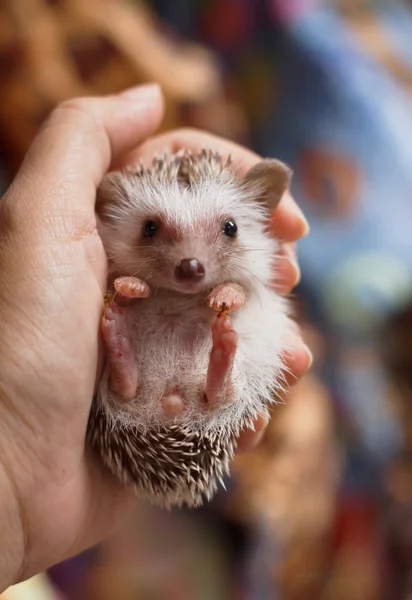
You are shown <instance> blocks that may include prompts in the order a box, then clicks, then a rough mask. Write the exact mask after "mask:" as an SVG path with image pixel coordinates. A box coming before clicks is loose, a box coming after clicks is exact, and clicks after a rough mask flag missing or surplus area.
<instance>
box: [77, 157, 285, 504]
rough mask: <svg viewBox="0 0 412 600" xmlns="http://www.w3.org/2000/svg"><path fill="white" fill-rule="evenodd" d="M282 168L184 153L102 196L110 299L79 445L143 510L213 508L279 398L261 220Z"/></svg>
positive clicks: (269, 261) (281, 330) (277, 344)
mask: <svg viewBox="0 0 412 600" xmlns="http://www.w3.org/2000/svg"><path fill="white" fill-rule="evenodd" d="M290 178H291V171H290V169H289V168H288V167H287V166H286V165H284V164H283V163H281V162H279V161H277V160H269V159H267V160H262V161H261V162H259V163H258V164H256V165H255V166H254V167H252V168H250V170H249V171H248V172H247V173H246V174H245V175H241V173H240V171H239V169H237V168H235V166H234V164H233V163H232V162H231V160H230V159H228V160H227V161H226V160H223V159H222V157H221V156H220V155H219V154H217V153H213V152H211V151H205V150H204V151H202V152H201V153H200V154H198V155H192V154H191V153H190V152H188V151H184V152H179V153H178V154H174V155H172V156H169V157H168V156H167V155H164V156H162V157H160V158H156V159H154V161H153V163H152V166H151V167H150V169H146V168H145V167H144V166H143V165H140V166H139V167H138V168H137V169H136V170H135V171H133V170H130V169H129V170H127V171H124V172H113V173H109V174H108V175H107V176H106V177H105V179H104V180H103V182H102V184H101V186H100V189H99V192H98V198H97V213H98V228H99V232H100V235H101V238H102V240H103V244H104V246H105V249H106V252H107V255H108V260H109V265H110V276H109V280H110V281H109V284H110V290H111V295H110V296H109V298H108V301H107V302H106V305H105V307H104V314H103V318H102V323H101V332H102V336H103V339H104V342H105V346H106V366H105V370H104V372H103V375H102V378H101V381H100V383H99V387H98V390H97V394H96V398H95V401H94V403H93V407H92V411H91V415H90V420H89V425H88V434H87V435H88V440H89V443H91V445H92V446H93V447H94V448H95V449H96V450H97V452H98V453H99V455H100V457H101V459H102V461H103V463H104V464H105V465H106V466H107V467H108V468H109V469H110V470H111V471H112V472H113V473H114V474H115V475H116V476H117V477H118V478H119V479H120V480H121V481H122V482H124V483H125V484H131V485H133V486H134V487H135V489H136V492H137V493H138V494H139V496H142V497H146V498H147V499H149V500H150V501H151V502H152V503H154V504H157V505H160V506H163V507H171V506H173V505H179V506H180V505H183V504H186V505H188V506H189V507H192V506H197V505H199V504H201V503H202V502H203V501H204V499H205V498H206V499H211V498H212V496H213V495H214V493H215V491H216V489H217V482H218V481H222V477H223V476H224V475H225V474H228V473H229V463H230V461H231V459H232V458H233V456H234V452H235V449H236V440H237V436H238V434H239V433H240V431H241V430H242V429H243V428H245V427H248V426H252V422H253V420H254V418H256V416H257V415H258V414H266V413H267V410H268V406H269V405H270V404H271V403H273V402H274V401H275V396H276V393H277V392H278V391H279V390H280V389H281V387H282V386H281V378H282V367H283V359H282V357H283V353H284V350H285V334H286V333H287V330H288V323H289V319H288V317H287V305H286V303H285V300H284V299H282V298H281V297H280V296H278V295H277V293H276V292H275V291H274V286H273V279H274V274H275V273H276V271H275V268H276V252H277V248H278V245H277V242H276V240H275V239H274V237H273V235H272V234H271V233H270V231H269V228H268V220H269V217H270V215H271V213H272V212H273V210H274V209H275V207H276V205H277V204H278V202H279V201H280V199H281V197H282V195H283V193H284V192H285V191H286V189H287V188H288V186H289V184H290Z"/></svg>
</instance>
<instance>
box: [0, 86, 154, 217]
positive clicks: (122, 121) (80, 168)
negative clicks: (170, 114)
mask: <svg viewBox="0 0 412 600" xmlns="http://www.w3.org/2000/svg"><path fill="white" fill-rule="evenodd" d="M162 117H163V99H162V94H161V91H160V88H159V86H157V85H146V86H140V87H137V88H132V89H131V90H127V91H126V92H123V93H120V94H117V95H112V96H106V97H101V98H78V99H73V100H69V101H66V102H64V103H63V104H61V105H59V106H58V107H57V108H56V109H55V110H54V111H53V112H52V114H51V115H50V117H49V118H48V119H47V121H46V122H45V124H44V125H43V127H42V128H41V130H40V132H39V134H38V135H37V137H36V139H35V141H34V143H33V144H32V146H31V148H30V150H29V151H28V153H27V155H26V158H25V160H24V162H23V164H22V167H21V169H20V172H19V173H18V175H17V177H16V179H15V181H14V182H13V184H12V186H11V187H10V189H9V192H8V193H7V194H6V197H5V198H4V200H5V201H6V202H7V200H10V202H7V204H8V205H9V206H8V207H7V208H8V211H7V212H9V211H11V212H12V216H13V217H15V218H16V221H18V217H22V218H24V221H25V222H30V221H32V219H34V222H35V223H37V224H40V223H41V222H44V221H49V219H48V217H50V216H58V217H60V219H62V218H63V219H64V217H65V216H66V215H67V216H68V217H73V215H75V216H76V218H77V219H79V217H80V215H84V216H85V217H86V218H88V220H89V222H90V219H91V215H92V214H93V212H94V204H95V195H96V188H97V186H98V185H99V183H100V181H101V179H102V177H103V175H104V174H105V172H106V171H107V170H108V169H109V167H110V165H111V163H112V162H113V161H114V160H116V159H117V158H119V157H120V156H121V155H122V154H124V153H126V152H128V151H130V150H131V149H133V148H134V147H135V146H137V145H138V144H139V143H140V142H142V141H143V140H144V139H146V138H147V137H148V136H150V135H151V134H153V133H154V132H155V131H156V129H157V127H158V126H159V124H160V121H161V119H162ZM92 211H93V212H92ZM60 219H59V220H60ZM13 220H14V219H13Z"/></svg>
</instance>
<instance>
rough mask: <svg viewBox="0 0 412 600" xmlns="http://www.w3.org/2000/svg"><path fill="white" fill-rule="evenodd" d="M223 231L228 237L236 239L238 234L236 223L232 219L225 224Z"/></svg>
mask: <svg viewBox="0 0 412 600" xmlns="http://www.w3.org/2000/svg"><path fill="white" fill-rule="evenodd" d="M223 231H224V233H225V235H227V236H228V237H235V235H236V233H237V225H236V223H235V222H234V221H233V220H232V219H228V220H227V221H226V222H225V225H224V227H223Z"/></svg>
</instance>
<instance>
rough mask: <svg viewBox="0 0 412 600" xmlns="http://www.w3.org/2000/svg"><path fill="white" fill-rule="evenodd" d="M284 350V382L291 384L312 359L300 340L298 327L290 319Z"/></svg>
mask: <svg viewBox="0 0 412 600" xmlns="http://www.w3.org/2000/svg"><path fill="white" fill-rule="evenodd" d="M285 347H286V350H285V352H284V356H283V359H284V374H283V376H284V382H285V383H286V385H287V386H293V385H295V384H297V383H298V381H299V380H300V379H301V378H302V377H303V375H304V374H305V373H306V372H307V371H308V370H309V369H310V367H311V365H312V361H313V357H312V353H311V351H310V350H309V348H308V346H307V345H306V344H305V343H304V341H303V340H302V337H301V335H300V332H299V328H298V326H297V325H296V323H294V322H293V321H291V324H290V331H289V334H288V336H287V339H286V340H285Z"/></svg>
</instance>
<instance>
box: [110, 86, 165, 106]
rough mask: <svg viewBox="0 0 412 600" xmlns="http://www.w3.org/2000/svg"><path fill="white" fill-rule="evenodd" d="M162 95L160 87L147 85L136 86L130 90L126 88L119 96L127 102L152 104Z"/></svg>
mask: <svg viewBox="0 0 412 600" xmlns="http://www.w3.org/2000/svg"><path fill="white" fill-rule="evenodd" d="M161 93H162V90H161V88H160V85H158V84H157V83H148V84H145V85H137V86H134V87H132V88H128V89H127V90H124V91H123V92H121V93H120V94H119V96H120V97H121V98H126V99H128V100H134V101H139V102H144V103H146V102H152V101H153V100H155V99H156V98H158V97H159V96H160V95H161Z"/></svg>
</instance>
